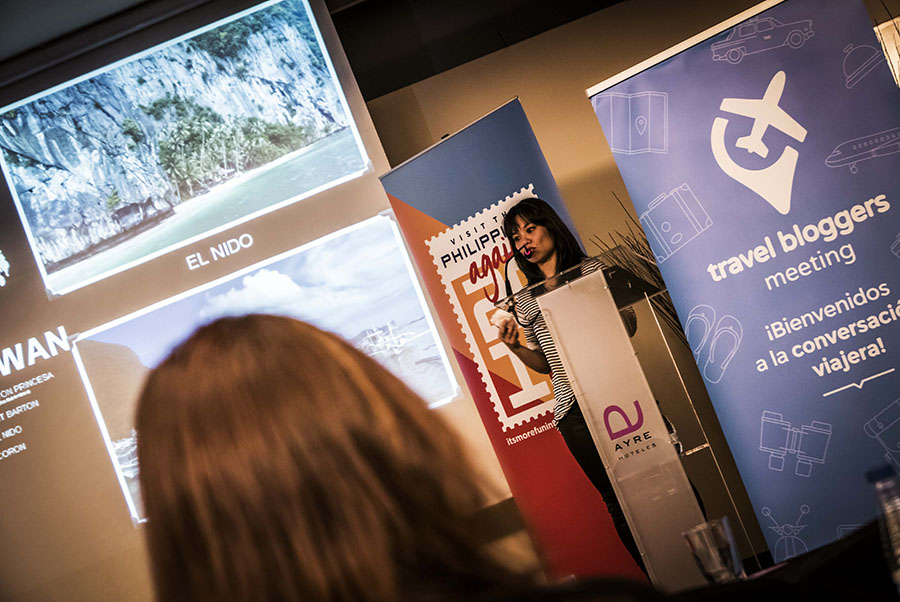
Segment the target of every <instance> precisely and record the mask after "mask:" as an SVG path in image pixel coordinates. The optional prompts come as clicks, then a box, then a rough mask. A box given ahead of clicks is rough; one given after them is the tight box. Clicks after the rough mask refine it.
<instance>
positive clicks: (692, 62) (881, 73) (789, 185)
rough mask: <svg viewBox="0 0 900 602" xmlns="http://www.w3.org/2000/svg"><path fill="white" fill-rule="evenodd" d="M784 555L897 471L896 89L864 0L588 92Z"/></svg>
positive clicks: (862, 509) (774, 545)
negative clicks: (876, 475) (872, 475)
mask: <svg viewBox="0 0 900 602" xmlns="http://www.w3.org/2000/svg"><path fill="white" fill-rule="evenodd" d="M588 95H589V96H590V98H591V102H592V103H593V107H594V110H595V111H596V113H597V117H598V118H599V120H600V123H601V125H602V127H603V131H604V133H605V134H606V138H607V141H608V142H609V145H610V148H611V149H612V152H613V154H614V156H615V159H616V164H617V165H618V168H619V170H620V172H621V174H622V177H623V179H624V181H625V184H626V186H627V188H628V192H629V194H630V196H631V199H632V202H633V203H634V206H635V210H636V212H637V214H638V216H639V218H640V222H641V225H642V226H643V227H644V231H645V233H646V235H647V238H648V240H649V241H650V245H651V247H652V249H653V251H654V253H655V255H656V260H657V262H658V263H659V266H660V269H661V270H662V273H663V276H664V278H665V280H666V283H667V285H668V290H669V293H670V294H671V296H672V299H673V300H674V302H675V306H676V308H677V310H678V314H679V317H680V319H681V322H682V325H683V326H684V329H685V331H686V333H687V336H688V340H689V342H690V344H691V348H692V350H693V353H694V357H695V358H696V361H697V365H698V367H699V368H700V372H701V374H702V375H703V378H704V380H705V382H706V385H707V388H708V390H709V393H710V397H711V398H712V400H713V404H714V407H715V409H716V413H717V415H718V418H719V421H720V422H721V424H722V428H723V430H724V432H725V435H726V437H727V439H728V442H729V445H730V447H731V450H732V452H733V454H734V457H735V460H736V461H737V464H738V468H739V470H740V473H741V476H742V478H743V480H744V483H745V485H746V487H747V491H748V493H749V494H750V498H751V501H752V503H753V507H754V509H755V511H756V515H757V518H758V520H759V522H760V525H761V526H762V527H763V531H764V533H765V534H766V537H767V540H768V543H769V547H770V549H771V551H772V553H773V556H774V558H775V560H776V561H782V560H786V559H787V558H791V557H793V556H795V555H798V554H800V553H802V552H805V551H807V550H811V549H813V548H816V547H818V546H821V545H823V544H825V543H828V542H830V541H832V540H834V539H836V538H838V537H840V536H842V535H843V534H844V533H847V532H849V531H851V530H853V529H854V528H856V527H858V526H859V525H861V524H863V523H865V522H866V521H868V520H871V519H872V518H873V515H874V513H875V509H876V504H875V501H874V497H873V493H872V491H871V490H870V487H869V486H868V485H867V483H866V481H865V473H866V471H867V470H868V469H871V468H873V467H876V466H879V465H881V464H885V463H890V464H893V465H894V466H895V467H897V466H900V399H898V397H897V395H898V390H900V372H898V371H897V368H896V366H897V363H898V360H900V242H898V240H900V239H898V236H900V235H898V232H900V195H898V193H900V178H898V177H897V174H898V173H900V166H898V160H900V91H898V89H897V85H896V84H895V82H894V80H893V79H892V77H891V74H890V71H889V69H888V65H887V63H886V62H885V60H884V55H883V54H882V52H881V50H880V46H879V43H878V41H877V39H876V37H875V35H874V32H873V29H872V23H871V20H870V19H869V17H868V15H867V13H866V11H865V9H864V7H863V4H862V2H857V1H848V0H788V1H786V2H774V1H772V2H765V3H763V4H761V5H759V6H757V7H756V8H755V9H752V10H750V11H747V12H746V13H743V14H741V15H738V16H737V17H735V18H734V19H732V20H730V21H728V22H726V23H723V24H721V25H720V26H718V27H716V28H713V29H712V30H710V31H707V32H704V33H703V34H700V35H698V36H697V37H696V38H694V39H691V40H688V41H687V42H685V43H683V44H681V45H679V46H677V47H675V48H674V49H672V50H670V51H668V52H666V53H663V55H660V56H659V57H654V58H652V59H649V60H648V61H647V62H646V63H644V64H640V65H637V66H636V67H635V68H633V69H631V70H629V71H627V72H625V73H623V74H620V75H619V76H617V77H615V78H613V79H612V80H608V81H606V82H603V83H601V84H598V85H597V86H594V87H593V88H591V89H590V90H588Z"/></svg>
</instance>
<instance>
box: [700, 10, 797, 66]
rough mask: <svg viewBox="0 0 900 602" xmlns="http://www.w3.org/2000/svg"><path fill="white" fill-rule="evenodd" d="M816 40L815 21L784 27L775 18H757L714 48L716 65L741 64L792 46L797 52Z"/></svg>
mask: <svg viewBox="0 0 900 602" xmlns="http://www.w3.org/2000/svg"><path fill="white" fill-rule="evenodd" d="M811 37H813V30H812V21H810V20H809V19H804V20H802V21H795V22H794V23H782V22H780V21H779V20H778V19H774V18H772V17H756V18H753V19H750V20H748V21H747V22H746V23H743V24H741V25H738V26H737V27H735V28H734V29H732V30H731V32H730V33H729V34H728V37H727V38H725V39H724V40H721V41H719V42H716V43H715V44H713V45H712V53H713V60H714V61H728V62H729V63H731V64H732V65H737V64H738V63H740V62H741V61H742V60H743V58H744V56H745V55H748V54H755V53H757V52H763V51H766V50H772V49H773V48H780V47H782V46H790V47H791V48H794V49H795V50H796V49H797V48H800V47H801V46H803V43H804V42H806V40H808V39H809V38H811Z"/></svg>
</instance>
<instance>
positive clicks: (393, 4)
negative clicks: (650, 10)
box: [0, 0, 621, 100]
mask: <svg viewBox="0 0 900 602" xmlns="http://www.w3.org/2000/svg"><path fill="white" fill-rule="evenodd" d="M619 1H621V0H554V1H553V2H546V1H545V0H326V5H327V6H328V8H329V11H330V12H331V14H332V18H333V20H334V24H335V28H336V29H337V31H338V35H339V36H340V38H341V42H342V44H343V45H344V48H345V51H346V53H347V56H348V59H349V61H350V65H351V67H352V68H353V72H354V74H355V75H356V78H357V81H358V82H359V86H360V89H361V90H362V93H363V96H364V98H365V99H366V100H369V99H372V98H375V97H377V96H381V95H383V94H386V93H388V92H391V91H393V90H396V89H399V88H402V87H404V86H407V85H409V84H412V83H415V82H417V81H420V80H422V79H425V78H427V77H429V76H432V75H435V74H437V73H440V72H442V71H445V70H447V69H451V68H453V67H455V66H457V65H460V64H462V63H465V62H467V61H470V60H472V59H475V58H478V57H480V56H484V55H486V54H489V53H491V52H494V51H496V50H500V49H502V48H504V47H506V46H509V45H511V44H515V43H516V42H519V41H522V40H524V39H527V38H529V37H531V36H534V35H537V34H539V33H541V32H544V31H547V30H548V29H551V28H553V27H556V26H558V25H562V24H564V23H567V22H569V21H572V20H574V19H578V18H580V17H583V16H585V15H587V14H590V13H592V12H595V11H597V10H600V9H602V8H605V7H607V6H610V5H612V4H616V3H617V2H619ZM213 3H215V4H217V5H218V4H228V3H227V2H222V1H221V0H86V1H84V0H83V1H81V2H73V1H72V0H0V87H2V86H5V85H9V84H10V83H13V82H15V81H17V80H19V79H22V78H24V77H26V76H27V75H30V74H31V73H32V72H34V70H40V69H41V68H43V67H44V66H49V65H52V64H53V63H56V62H61V61H64V60H68V59H70V58H73V57H74V56H77V55H79V54H81V53H84V52H87V51H89V50H91V49H92V48H96V47H99V46H102V45H104V44H106V43H108V42H111V41H113V40H115V39H117V38H121V37H123V36H126V35H129V34H131V33H134V32H138V31H140V30H141V29H142V28H144V27H145V26H148V25H155V24H157V23H162V22H164V21H166V20H168V19H172V18H174V17H179V16H180V15H186V14H189V13H190V12H191V11H194V12H197V11H198V10H199V11H202V10H204V9H209V8H210V6H211V5H212V4H213ZM248 3H252V2H248Z"/></svg>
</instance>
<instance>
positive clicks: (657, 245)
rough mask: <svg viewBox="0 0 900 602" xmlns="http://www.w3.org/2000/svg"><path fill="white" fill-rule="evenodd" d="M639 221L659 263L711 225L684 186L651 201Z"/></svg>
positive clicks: (703, 210)
mask: <svg viewBox="0 0 900 602" xmlns="http://www.w3.org/2000/svg"><path fill="white" fill-rule="evenodd" d="M640 222H641V226H643V228H644V232H646V234H647V240H648V241H649V242H650V246H651V247H652V248H653V252H654V253H655V254H656V260H657V262H659V263H662V262H664V261H665V260H666V259H668V258H669V257H671V256H672V254H673V253H675V251H677V250H678V249H680V248H681V247H683V246H684V245H686V244H687V243H688V242H690V241H692V240H693V239H694V238H696V236H697V235H698V234H700V233H701V232H703V231H704V230H706V229H707V228H709V227H710V226H711V225H712V219H710V217H709V214H707V213H706V210H705V209H704V208H703V205H701V204H700V201H698V200H697V197H696V196H694V192H693V191H692V190H691V187H690V186H688V185H687V184H682V185H681V186H679V187H678V188H675V189H674V190H672V191H671V192H669V193H668V194H665V193H664V194H661V195H659V196H658V197H656V198H655V199H653V201H652V202H651V203H650V206H649V207H648V208H647V210H646V211H644V212H643V213H642V214H641V216H640Z"/></svg>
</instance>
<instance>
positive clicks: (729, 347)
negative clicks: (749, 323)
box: [703, 315, 744, 383]
mask: <svg viewBox="0 0 900 602" xmlns="http://www.w3.org/2000/svg"><path fill="white" fill-rule="evenodd" d="M743 337H744V329H743V328H742V327H741V323H740V322H738V321H737V318H735V317H734V316H729V315H725V316H722V318H721V319H720V320H719V323H718V324H716V332H715V334H714V335H713V338H712V342H711V343H710V345H709V359H707V360H706V365H705V366H704V367H703V376H704V377H705V378H706V380H707V381H709V382H711V383H717V382H719V381H720V380H722V377H723V376H724V375H725V370H726V369H727V368H728V364H730V363H731V359H732V358H733V357H734V354H735V353H737V350H738V347H740V346H741V339H742V338H743Z"/></svg>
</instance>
